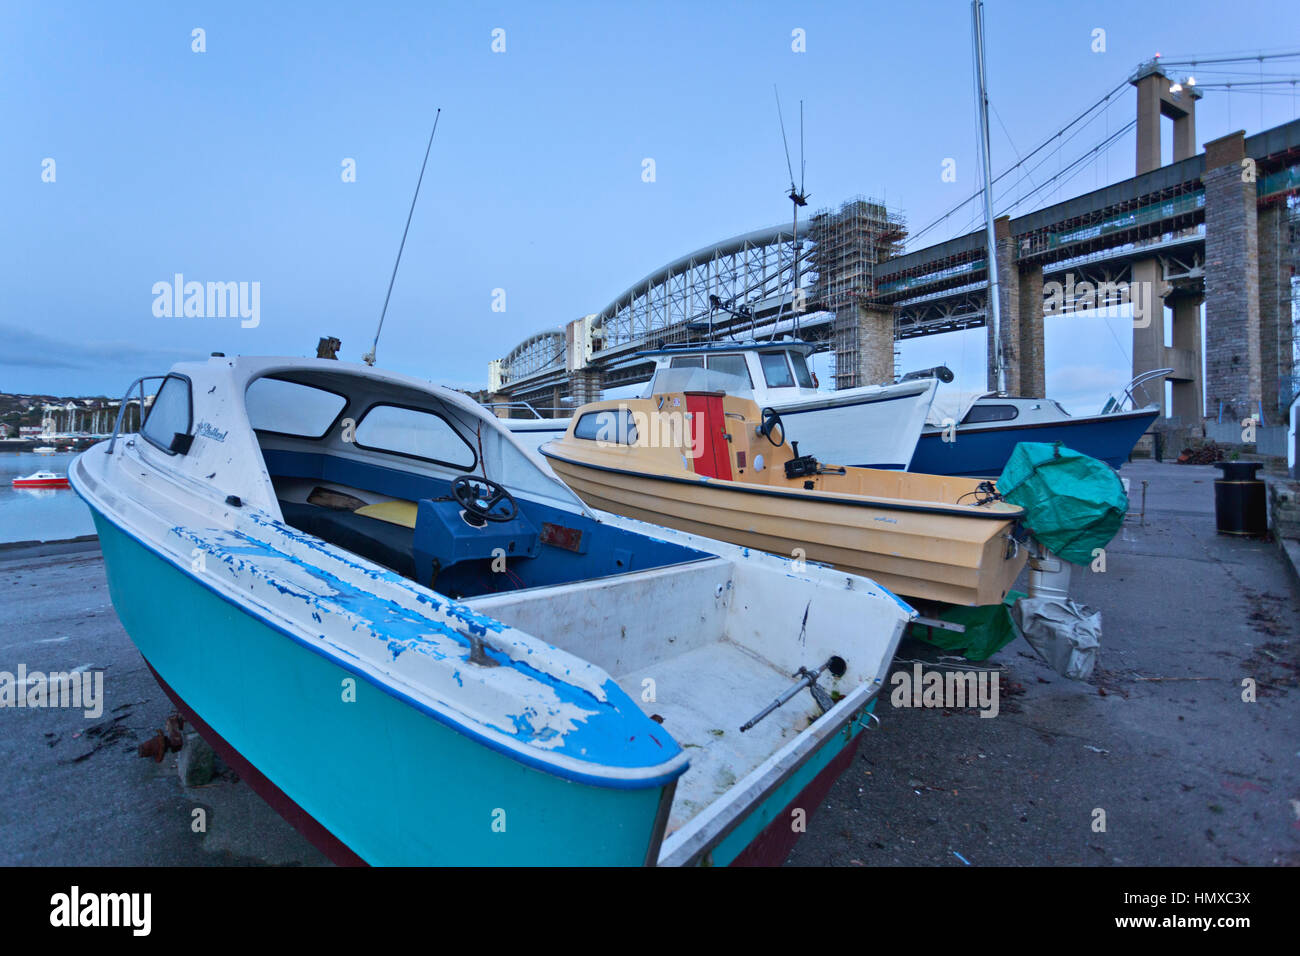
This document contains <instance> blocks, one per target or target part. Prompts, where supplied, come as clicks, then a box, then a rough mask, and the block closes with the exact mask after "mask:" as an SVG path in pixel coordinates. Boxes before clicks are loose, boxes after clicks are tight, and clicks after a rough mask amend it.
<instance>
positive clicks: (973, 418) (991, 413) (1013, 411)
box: [961, 405, 1020, 425]
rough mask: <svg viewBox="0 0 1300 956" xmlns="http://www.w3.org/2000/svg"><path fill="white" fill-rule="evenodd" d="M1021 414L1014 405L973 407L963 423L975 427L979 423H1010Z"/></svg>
mask: <svg viewBox="0 0 1300 956" xmlns="http://www.w3.org/2000/svg"><path fill="white" fill-rule="evenodd" d="M1019 414H1020V409H1018V408H1016V406H1014V405H972V406H971V409H970V411H969V412H967V413H966V417H965V418H963V419H962V420H961V423H962V424H963V425H974V424H976V423H977V422H1009V421H1011V420H1012V419H1013V418H1015V417H1016V416H1017V415H1019Z"/></svg>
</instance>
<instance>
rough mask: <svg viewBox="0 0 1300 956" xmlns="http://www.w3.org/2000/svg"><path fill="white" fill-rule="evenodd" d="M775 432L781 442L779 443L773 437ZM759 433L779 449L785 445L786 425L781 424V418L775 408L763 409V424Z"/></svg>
mask: <svg viewBox="0 0 1300 956" xmlns="http://www.w3.org/2000/svg"><path fill="white" fill-rule="evenodd" d="M774 432H775V433H776V435H777V438H779V439H780V441H778V440H777V438H773V437H772V434H773V433H774ZM758 433H759V434H760V435H762V436H763V437H764V438H766V439H767V440H768V441H770V442H771V443H772V444H773V445H775V446H776V447H777V448H780V447H781V446H782V445H784V444H785V425H783V424H782V423H781V416H780V415H778V414H777V413H776V409H775V408H765V409H763V421H762V424H760V425H759V426H758Z"/></svg>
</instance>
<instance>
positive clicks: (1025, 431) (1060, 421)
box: [908, 369, 1172, 478]
mask: <svg viewBox="0 0 1300 956" xmlns="http://www.w3.org/2000/svg"><path fill="white" fill-rule="evenodd" d="M1170 371H1172V369H1158V370H1155V371H1152V372H1147V373H1144V374H1143V375H1139V376H1138V377H1137V378H1135V379H1134V380H1133V381H1132V382H1130V383H1129V384H1128V385H1127V386H1126V387H1125V388H1124V391H1123V392H1122V393H1121V394H1120V396H1119V397H1118V398H1116V397H1112V398H1110V399H1109V400H1108V401H1107V402H1106V404H1105V406H1104V407H1103V408H1102V410H1101V411H1100V412H1099V413H1098V414H1096V415H1082V416H1079V417H1077V418H1076V417H1074V416H1071V415H1070V413H1069V412H1067V411H1066V410H1065V409H1064V408H1062V407H1061V405H1060V403H1059V402H1054V401H1052V400H1051V399H1046V398H1008V397H1006V396H1000V395H997V394H996V393H988V394H978V395H968V396H957V400H956V401H955V402H952V403H949V402H947V401H946V399H947V398H948V396H945V395H942V394H941V395H940V396H939V397H938V398H937V399H936V400H935V402H934V404H933V406H932V408H931V411H930V418H929V421H928V423H927V424H926V427H925V428H924V429H923V430H922V432H921V440H920V441H919V442H918V443H917V446H916V453H915V454H914V455H913V456H912V461H911V466H910V468H909V469H908V470H909V471H915V472H921V473H923V474H929V475H959V476H962V477H965V478H996V477H997V476H998V475H1000V474H1002V469H1003V468H1005V467H1006V464H1007V461H1008V460H1009V459H1010V458H1011V452H1012V451H1013V450H1014V449H1015V447H1016V445H1017V444H1019V443H1020V442H1055V441H1059V442H1061V444H1063V445H1065V447H1067V448H1073V449H1074V450H1075V451H1077V452H1081V453H1083V454H1085V455H1088V456H1090V457H1092V458H1096V459H1098V460H1099V461H1104V462H1106V464H1108V465H1110V466H1111V467H1112V468H1119V467H1120V466H1121V465H1123V464H1124V462H1125V461H1127V460H1128V457H1129V455H1131V454H1132V452H1133V448H1134V446H1135V445H1136V444H1137V443H1138V441H1139V439H1141V438H1142V436H1143V435H1144V434H1145V433H1146V430H1147V429H1148V428H1150V427H1151V423H1152V422H1153V421H1155V419H1156V416H1157V415H1159V414H1160V408H1159V406H1158V405H1155V404H1147V405H1144V406H1143V407H1140V408H1139V407H1137V399H1136V398H1135V396H1136V395H1137V393H1138V392H1139V391H1141V390H1142V386H1143V385H1144V384H1146V383H1148V382H1151V381H1154V380H1157V379H1160V380H1163V378H1164V376H1165V375H1167V374H1168V373H1169V372H1170Z"/></svg>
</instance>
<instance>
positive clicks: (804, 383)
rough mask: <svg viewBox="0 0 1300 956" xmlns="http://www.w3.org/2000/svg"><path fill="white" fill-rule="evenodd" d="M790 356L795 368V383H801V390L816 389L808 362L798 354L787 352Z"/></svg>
mask: <svg viewBox="0 0 1300 956" xmlns="http://www.w3.org/2000/svg"><path fill="white" fill-rule="evenodd" d="M786 354H787V355H789V356H790V364H791V365H792V366H794V377H795V381H797V382H798V383H799V387H800V388H816V386H815V385H813V380H812V374H811V373H810V372H809V371H808V361H807V359H805V358H804V356H802V355H800V354H799V353H798V352H787V353H786Z"/></svg>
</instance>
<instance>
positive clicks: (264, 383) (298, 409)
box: [244, 378, 348, 438]
mask: <svg viewBox="0 0 1300 956" xmlns="http://www.w3.org/2000/svg"><path fill="white" fill-rule="evenodd" d="M347 403H348V400H347V399H346V398H344V397H343V396H342V395H339V394H338V393H336V392H327V391H325V390H324V389H323V388H315V387H314V386H311V385H302V384H300V383H298V382H290V381H288V380H286V379H281V378H259V379H258V380H257V381H255V382H253V384H251V385H249V386H248V391H247V392H245V393H244V405H245V407H246V408H247V409H248V421H249V423H250V424H251V425H252V426H253V428H255V429H256V430H257V431H259V432H276V433H277V434H280V435H293V436H294V437H295V438H324V437H325V435H326V434H327V433H328V432H329V430H330V428H331V427H332V426H333V424H334V420H335V419H336V418H338V416H339V412H341V411H343V406H344V405H346V404H347Z"/></svg>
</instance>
